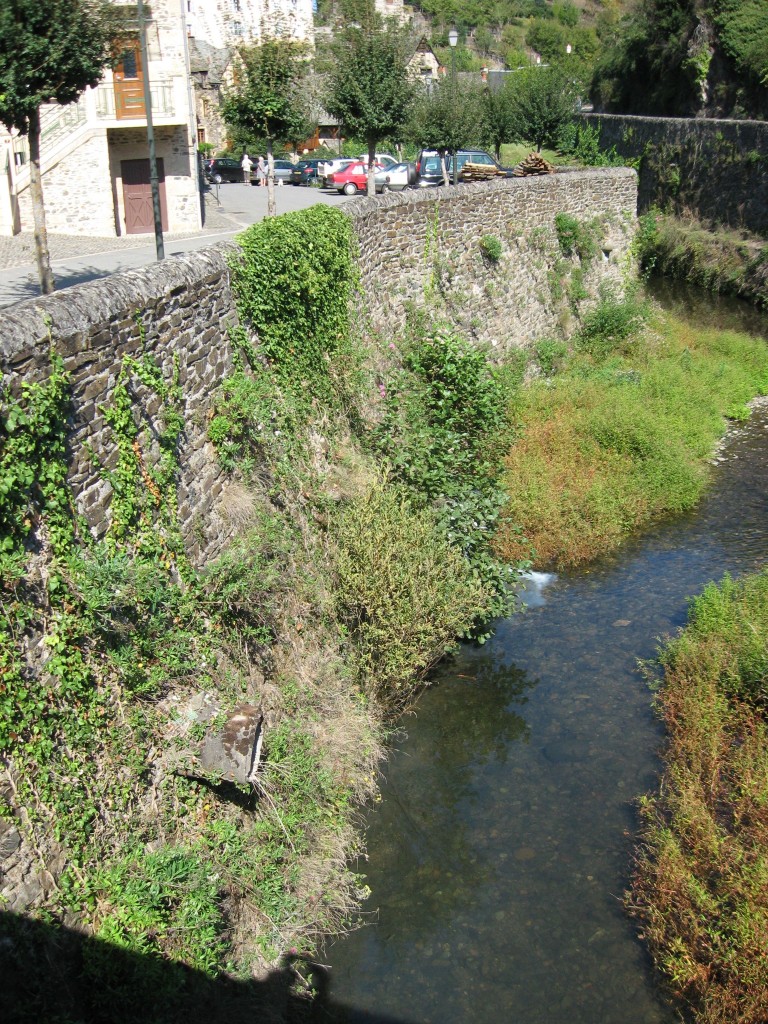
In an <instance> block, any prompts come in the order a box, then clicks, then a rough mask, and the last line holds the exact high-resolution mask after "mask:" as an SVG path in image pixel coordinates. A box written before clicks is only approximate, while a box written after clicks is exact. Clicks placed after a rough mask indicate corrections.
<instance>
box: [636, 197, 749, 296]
mask: <svg viewBox="0 0 768 1024" xmlns="http://www.w3.org/2000/svg"><path fill="white" fill-rule="evenodd" d="M638 255H639V257H640V262H641V266H642V268H643V270H644V271H645V272H646V273H654V274H660V275H663V276H664V277H672V278H676V279H677V280H681V281H687V282H688V283H689V284H695V285H698V286H700V287H702V288H706V289H707V290H708V291H712V292H721V293H723V294H730V295H739V296H741V297H742V298H746V299H750V300H752V301H753V302H755V303H756V305H759V306H763V307H768V243H766V241H765V239H759V238H745V237H744V236H743V234H741V233H737V232H735V231H732V230H729V229H727V228H714V227H711V226H705V225H703V224H701V223H699V222H698V221H695V220H691V219H685V220H684V219H682V218H679V217H673V216H671V215H669V214H663V213H661V212H660V211H658V210H652V211H651V212H650V213H646V214H645V215H644V216H643V217H641V218H640V231H639V233H638Z"/></svg>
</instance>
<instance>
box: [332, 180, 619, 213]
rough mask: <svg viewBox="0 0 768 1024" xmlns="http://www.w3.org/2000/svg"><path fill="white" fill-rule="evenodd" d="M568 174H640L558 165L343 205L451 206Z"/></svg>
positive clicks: (366, 208) (355, 208)
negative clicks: (542, 170) (550, 171)
mask: <svg viewBox="0 0 768 1024" xmlns="http://www.w3.org/2000/svg"><path fill="white" fill-rule="evenodd" d="M565 175H568V177H569V178H570V179H575V180H584V181H587V180H589V179H596V178H599V179H600V180H603V181H604V180H605V179H606V178H626V177H635V178H636V177H637V173H636V172H635V171H634V170H633V168H631V167H586V168H572V167H563V168H558V169H557V170H556V171H555V173H554V174H535V175H528V176H526V177H520V178H496V179H495V180H492V181H473V182H468V183H467V184H461V185H440V186H438V187H436V188H421V189H410V190H407V191H403V192H388V193H387V194H386V195H378V196H361V197H360V198H359V199H352V200H351V201H350V202H348V203H345V204H344V206H343V207H341V209H342V211H343V212H344V213H345V214H346V215H347V216H348V217H350V218H351V219H352V220H353V221H354V220H356V219H358V218H359V217H366V216H369V215H370V214H371V213H373V212H375V211H376V210H386V209H390V208H392V207H397V206H414V205H418V204H419V203H434V202H436V201H439V202H440V203H441V204H443V205H446V204H447V205H448V206H450V205H451V204H452V203H456V202H465V201H466V200H467V199H471V198H473V197H475V196H477V197H482V196H484V195H490V194H491V193H500V192H501V193H503V192H509V193H510V194H513V193H517V194H518V195H519V194H520V190H524V189H525V188H527V187H529V186H530V184H531V183H532V182H537V183H545V184H546V183H547V182H550V183H552V185H553V187H556V186H558V185H559V184H560V182H561V181H562V179H563V177H564V176H565Z"/></svg>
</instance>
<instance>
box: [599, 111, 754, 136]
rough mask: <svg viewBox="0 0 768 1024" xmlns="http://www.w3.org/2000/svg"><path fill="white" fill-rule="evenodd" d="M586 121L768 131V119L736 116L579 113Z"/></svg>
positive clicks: (710, 129)
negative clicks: (760, 119) (745, 118)
mask: <svg viewBox="0 0 768 1024" xmlns="http://www.w3.org/2000/svg"><path fill="white" fill-rule="evenodd" d="M579 116H580V117H582V118H583V119H584V120H585V121H591V120H596V119H598V118H600V119H601V120H605V121H615V122H619V121H633V122H635V123H636V124H641V123H642V124H654V125H664V126H669V125H672V126H675V127H681V128H688V129H690V128H696V129H701V130H702V131H719V130H722V129H723V128H725V127H728V128H744V129H749V130H752V129H754V130H756V131H765V132H768V121H751V120H740V119H739V118H736V117H651V116H647V117H646V116H645V115H644V114H601V113H598V112H592V113H588V114H587V113H585V114H581V115H579Z"/></svg>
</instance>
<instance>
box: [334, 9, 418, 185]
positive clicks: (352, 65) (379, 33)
mask: <svg viewBox="0 0 768 1024" xmlns="http://www.w3.org/2000/svg"><path fill="white" fill-rule="evenodd" d="M334 55H335V58H336V60H335V64H334V66H333V67H332V69H331V70H330V72H329V75H328V89H327V95H326V98H325V102H324V105H325V107H326V109H327V110H328V113H329V114H332V115H333V116H334V117H336V118H338V120H339V121H341V123H342V125H343V126H344V129H345V131H346V132H348V133H349V134H351V135H355V136H357V137H358V138H360V139H365V140H366V142H367V145H368V158H369V169H368V192H369V194H373V191H374V184H373V174H374V168H373V156H374V154H375V152H376V145H377V143H378V142H379V141H380V140H381V139H386V138H393V137H394V138H396V139H397V138H401V137H402V134H403V131H404V129H405V125H406V122H407V120H408V115H409V113H410V110H411V105H412V103H413V96H414V85H413V83H412V82H411V81H410V79H409V76H408V62H409V60H410V59H411V57H412V56H413V51H412V47H411V44H410V40H409V37H408V33H407V32H406V31H405V30H404V29H402V28H401V27H400V26H398V25H397V24H395V22H394V21H391V20H390V21H387V22H382V20H381V19H380V18H378V17H377V16H375V15H374V14H373V13H371V14H369V16H368V17H366V18H365V19H364V20H363V23H362V24H357V23H355V24H352V25H348V26H347V28H346V29H345V30H344V31H343V32H341V33H340V34H339V37H338V39H337V41H336V42H335V43H334Z"/></svg>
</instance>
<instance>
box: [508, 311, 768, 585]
mask: <svg viewBox="0 0 768 1024" xmlns="http://www.w3.org/2000/svg"><path fill="white" fill-rule="evenodd" d="M646 312H647V311H644V310H643V308H642V306H641V305H640V304H639V303H638V302H637V301H636V300H633V299H631V300H629V301H628V302H626V303H618V302H614V301H607V302H605V301H604V302H603V303H602V304H601V305H599V306H598V307H597V308H596V309H595V310H594V311H593V312H592V313H591V314H589V315H587V316H586V317H585V319H584V321H583V324H582V327H581V330H580V332H579V333H577V334H576V336H575V338H574V341H573V345H572V349H571V350H570V351H569V350H568V349H567V347H566V346H565V345H564V344H563V343H562V342H557V341H550V342H547V341H544V342H541V343H539V347H538V355H539V362H540V365H541V367H542V369H543V370H544V371H545V372H544V373H543V374H542V376H540V377H539V379H538V380H535V381H533V382H532V384H531V386H530V387H527V388H525V389H523V390H521V391H520V392H518V396H517V401H516V402H515V405H514V416H515V419H516V422H517V424H518V431H519V437H518V439H517V441H516V442H515V444H514V446H513V447H512V449H511V451H510V453H509V455H508V457H507V460H506V474H505V483H506V488H507V491H508V493H509V503H508V505H507V509H506V516H507V522H509V523H513V524H515V526H516V527H518V528H519V529H521V530H522V534H523V535H524V536H525V537H526V539H527V541H528V542H529V543H530V544H531V546H532V547H533V550H534V553H535V561H536V564H537V565H541V566H560V567H563V566H568V565H574V564H576V563H578V562H582V561H586V560H588V559H590V558H594V557H596V556H598V555H600V554H602V553H604V552H607V551H610V550H612V549H614V548H616V547H617V546H618V545H619V544H620V543H621V542H622V541H623V540H624V539H625V538H626V537H627V536H628V535H629V534H631V533H632V532H634V531H636V530H638V529H640V528H642V527H643V526H646V525H648V524H649V523H652V522H654V521H656V520H659V519H661V518H663V517H665V516H668V515H672V514H676V513H680V512H683V511H685V510H686V509H690V508H692V507H693V506H694V505H695V504H696V502H697V501H698V499H699V497H700V496H701V493H702V490H703V488H704V486H705V484H706V480H707V473H706V460H707V457H708V455H709V454H710V453H711V451H712V449H713V447H714V445H715V444H716V442H717V440H718V439H719V438H720V437H721V436H722V434H723V431H724V428H725V424H726V419H727V418H728V417H735V418H742V417H744V416H746V415H747V413H746V409H745V404H746V403H747V402H748V401H749V400H750V399H751V398H753V397H754V396H755V395H756V394H764V393H765V392H766V389H768V351H766V348H765V345H764V344H762V343H760V342H758V341H756V340H754V339H751V338H748V337H746V336H742V335H739V334H734V333H729V332H719V331H706V330H701V329H696V330H694V329H693V328H691V327H688V326H686V325H685V324H684V323H681V322H678V321H675V320H674V319H671V318H660V317H655V318H652V319H651V321H650V323H649V325H648V326H647V327H646V329H645V330H641V329H640V328H641V325H642V320H643V317H644V316H645V315H646ZM552 370H555V371H557V372H553V373H552V375H551V376H550V375H549V372H550V371H552ZM497 545H498V550H499V551H500V553H501V554H502V556H504V557H508V558H511V557H516V556H517V557H520V556H521V555H523V554H524V551H525V549H524V548H523V546H522V545H521V542H520V540H519V536H518V534H517V533H515V532H513V531H511V530H510V529H508V528H505V527H504V526H502V527H501V529H500V530H499V534H498V537H497Z"/></svg>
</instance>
